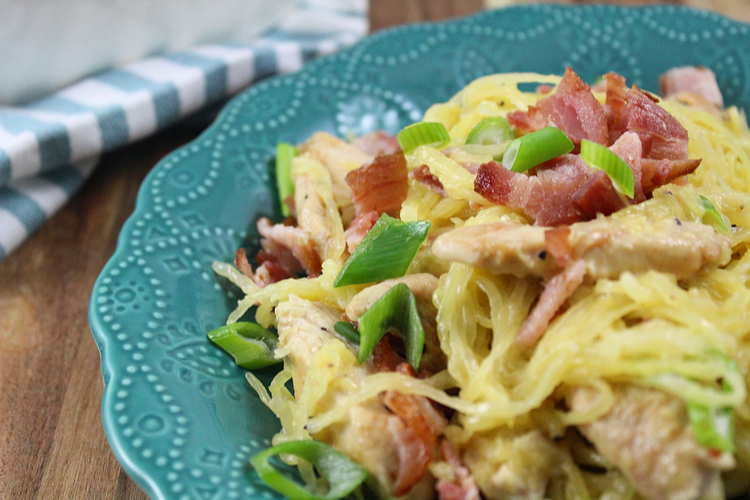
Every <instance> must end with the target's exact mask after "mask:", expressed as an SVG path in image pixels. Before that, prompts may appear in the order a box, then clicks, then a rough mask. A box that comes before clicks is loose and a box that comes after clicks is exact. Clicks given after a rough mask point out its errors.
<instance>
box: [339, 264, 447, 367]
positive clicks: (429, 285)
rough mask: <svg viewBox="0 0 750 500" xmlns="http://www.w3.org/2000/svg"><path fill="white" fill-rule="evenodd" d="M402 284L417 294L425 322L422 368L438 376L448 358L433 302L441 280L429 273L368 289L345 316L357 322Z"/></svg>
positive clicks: (410, 276) (356, 298)
mask: <svg viewBox="0 0 750 500" xmlns="http://www.w3.org/2000/svg"><path fill="white" fill-rule="evenodd" d="M399 283H404V284H405V285H406V286H408V287H409V290H411V292H412V293H413V294H414V298H415V299H417V309H418V311H419V317H420V318H421V319H422V327H423V328H424V334H425V339H424V344H425V351H424V353H423V355H422V362H421V364H420V366H421V367H422V368H423V369H424V370H427V371H429V372H430V373H437V372H439V371H440V370H443V369H445V366H446V359H445V353H443V351H442V350H441V349H440V340H439V339H438V336H437V324H436V322H435V317H436V316H437V308H436V307H435V305H434V304H433V303H432V294H433V293H435V290H436V289H437V287H438V279H437V278H436V277H435V276H433V275H431V274H427V273H421V274H409V275H407V276H404V277H403V278H396V279H390V280H386V281H383V282H381V283H378V284H377V285H373V286H371V287H368V288H365V289H364V290H362V291H361V292H359V293H358V294H357V295H355V296H354V298H353V299H352V300H351V302H349V305H348V306H346V316H347V317H348V318H349V319H350V320H352V321H357V320H358V319H359V317H360V316H362V314H364V313H365V311H367V310H368V309H369V308H371V307H372V305H373V304H375V302H377V301H378V300H379V299H380V297H382V296H383V295H384V294H385V292H387V291H388V290H390V289H391V288H393V287H394V286H396V285H398V284H399Z"/></svg>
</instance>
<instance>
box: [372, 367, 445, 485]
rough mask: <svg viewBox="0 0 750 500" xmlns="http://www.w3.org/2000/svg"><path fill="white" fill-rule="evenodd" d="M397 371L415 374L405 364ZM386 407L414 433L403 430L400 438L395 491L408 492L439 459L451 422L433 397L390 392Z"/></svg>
mask: <svg viewBox="0 0 750 500" xmlns="http://www.w3.org/2000/svg"><path fill="white" fill-rule="evenodd" d="M396 371H397V372H399V373H403V374H405V375H410V376H412V377H414V376H416V375H415V373H414V369H413V368H412V367H411V366H410V365H408V364H406V363H402V364H400V365H399V366H398V367H397V368H396ZM383 403H384V404H385V406H386V407H387V408H388V409H389V410H391V411H392V412H393V413H394V414H396V415H397V416H398V417H399V418H400V419H401V420H402V421H403V422H404V424H405V425H406V429H408V431H410V432H403V431H402V432H400V433H399V434H398V435H397V436H394V438H396V442H397V445H398V452H399V461H400V462H399V469H398V475H397V476H396V480H395V485H394V490H393V494H394V495H395V496H401V495H405V494H406V493H408V492H409V491H410V490H411V489H412V488H413V487H414V486H415V485H416V484H417V483H419V482H420V481H421V480H422V477H423V476H424V475H425V473H426V472H427V467H428V466H429V465H430V462H432V460H433V459H434V458H435V454H436V451H437V441H438V436H439V435H440V433H441V432H442V431H443V429H444V428H445V426H446V425H447V423H448V422H447V421H446V419H445V417H444V416H443V415H441V414H440V412H438V411H437V410H436V409H435V407H434V406H432V403H431V402H430V400H429V399H427V398H425V397H422V396H414V395H411V394H401V393H400V392H396V391H387V392H386V393H385V396H384V397H383Z"/></svg>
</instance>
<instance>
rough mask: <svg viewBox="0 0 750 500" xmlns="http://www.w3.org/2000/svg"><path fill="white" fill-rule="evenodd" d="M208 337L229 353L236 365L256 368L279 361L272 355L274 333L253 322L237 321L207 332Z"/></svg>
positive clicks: (275, 341)
mask: <svg viewBox="0 0 750 500" xmlns="http://www.w3.org/2000/svg"><path fill="white" fill-rule="evenodd" d="M207 335H208V338H209V339H210V340H211V341H212V342H213V343H215V344H216V345H218V346H219V347H221V348H222V349H223V350H224V351H226V352H227V353H228V354H229V355H231V356H232V357H233V358H234V360H235V362H236V363H237V366H239V367H240V368H244V369H246V370H257V369H258V368H265V367H266V366H271V365H275V364H277V363H281V360H280V359H276V358H274V357H273V351H274V350H276V344H277V343H278V339H277V338H276V335H274V334H273V333H271V332H269V331H268V330H266V329H265V328H263V327H262V326H260V325H256V324H255V323H246V322H237V323H232V324H231V325H225V326H222V327H219V328H216V329H215V330H211V331H210V332H208V334H207Z"/></svg>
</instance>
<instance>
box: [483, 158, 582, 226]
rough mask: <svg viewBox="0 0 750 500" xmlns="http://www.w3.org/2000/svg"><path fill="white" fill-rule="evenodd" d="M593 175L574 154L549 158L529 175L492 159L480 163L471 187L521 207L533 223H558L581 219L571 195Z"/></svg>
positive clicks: (540, 224) (552, 224)
mask: <svg viewBox="0 0 750 500" xmlns="http://www.w3.org/2000/svg"><path fill="white" fill-rule="evenodd" d="M592 175H593V171H592V170H591V169H590V168H589V167H588V166H587V165H586V164H585V163H584V162H583V160H581V157H580V156H577V155H564V156H561V157H559V158H556V159H554V160H551V161H549V162H547V163H545V164H544V167H543V168H542V169H538V170H537V175H531V176H528V175H525V174H521V173H517V172H511V171H510V170H508V169H506V168H505V167H503V166H502V165H500V164H499V163H497V162H494V161H492V162H489V163H485V164H484V165H482V166H481V167H479V172H477V177H476V179H475V180H474V191H476V192H477V193H479V194H480V195H482V196H483V197H485V198H486V199H488V200H489V201H491V202H494V203H497V204H499V205H505V206H508V207H511V208H517V209H520V210H523V211H524V212H525V213H526V214H527V215H529V216H530V217H532V218H533V219H534V220H535V223H536V225H539V226H559V225H561V224H572V223H573V222H577V221H579V220H581V214H580V212H579V211H578V209H577V208H576V207H575V206H573V204H572V203H571V199H572V198H573V195H574V194H575V193H576V192H577V191H578V189H579V188H580V187H581V186H583V185H584V183H585V182H586V181H587V180H588V179H589V177H591V176H592Z"/></svg>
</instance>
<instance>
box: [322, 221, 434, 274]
mask: <svg viewBox="0 0 750 500" xmlns="http://www.w3.org/2000/svg"><path fill="white" fill-rule="evenodd" d="M431 226H432V223H431V222H430V221H414V222H402V221H400V220H398V219H393V218H391V217H389V216H388V215H386V214H383V215H381V216H380V219H378V221H377V222H376V223H375V225H374V226H373V228H372V229H371V230H370V232H369V233H367V236H365V239H364V240H362V243H360V245H359V246H358V247H357V249H356V250H355V251H354V253H353V254H351V256H349V259H348V260H347V261H346V264H344V267H343V268H341V271H340V272H339V274H338V276H336V280H334V282H333V286H334V287H340V286H346V285H360V284H364V283H373V282H375V281H382V280H385V279H389V278H400V277H401V276H403V275H404V274H406V270H407V269H409V265H410V264H411V261H412V260H414V256H415V255H416V254H417V250H419V247H420V245H422V242H424V240H425V238H426V237H427V233H428V232H429V231H430V227H431Z"/></svg>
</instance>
